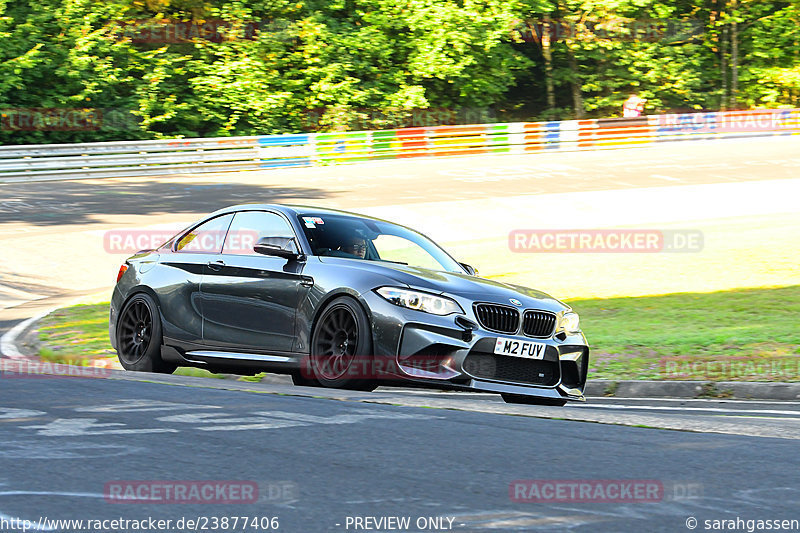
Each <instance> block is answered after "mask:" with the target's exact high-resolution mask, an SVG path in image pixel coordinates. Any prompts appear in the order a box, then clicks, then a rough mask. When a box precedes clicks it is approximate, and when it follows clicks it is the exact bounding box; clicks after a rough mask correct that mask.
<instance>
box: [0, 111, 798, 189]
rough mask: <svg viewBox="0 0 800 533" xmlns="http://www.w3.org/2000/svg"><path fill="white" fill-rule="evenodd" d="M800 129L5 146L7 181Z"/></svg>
mask: <svg viewBox="0 0 800 533" xmlns="http://www.w3.org/2000/svg"><path fill="white" fill-rule="evenodd" d="M796 134H800V109H761V110H752V111H729V112H719V113H687V114H670V115H650V116H645V117H637V118H621V119H620V118H617V119H614V118H610V119H589V120H565V121H560V122H513V123H507V124H474V125H464V126H432V127H418V128H401V129H396V130H377V131H356V132H342V133H311V134H287V135H263V136H252V137H219V138H210V139H170V140H158V141H121V142H102V143H86V144H45V145H16V146H0V182H21V181H44V180H64V179H82V178H106V177H127V176H156V175H169V174H183V173H197V172H224V171H237V170H258V169H264V168H278V167H295V166H312V165H329V164H344V163H353V162H358V161H375V160H383V159H395V158H410V157H430V156H460V155H474V154H501V153H514V154H524V153H535V152H539V151H549V150H566V151H574V150H597V149H607V148H619V147H626V146H641V145H648V144H652V143H659V142H672V141H682V140H698V139H702V140H709V139H720V138H729V137H753V136H766V135H796Z"/></svg>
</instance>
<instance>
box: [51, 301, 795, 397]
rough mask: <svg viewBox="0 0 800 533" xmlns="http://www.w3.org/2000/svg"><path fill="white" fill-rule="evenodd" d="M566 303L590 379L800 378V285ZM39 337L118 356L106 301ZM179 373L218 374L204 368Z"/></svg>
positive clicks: (91, 354) (81, 357)
mask: <svg viewBox="0 0 800 533" xmlns="http://www.w3.org/2000/svg"><path fill="white" fill-rule="evenodd" d="M569 304H570V305H571V306H572V307H573V308H574V309H575V310H576V311H577V312H578V313H580V315H581V324H582V328H583V330H584V332H585V333H586V337H587V338H588V339H589V344H590V346H591V347H592V352H591V358H590V365H589V366H590V374H589V375H590V377H591V378H594V379H611V380H620V379H708V380H716V381H729V380H730V381H737V380H747V381H800V327H798V323H800V318H798V317H800V286H791V287H780V288H768V289H743V290H733V291H725V292H714V293H686V294H669V295H665V296H647V297H631V298H603V299H591V300H571V301H570V302H569ZM39 340H40V341H41V343H42V348H41V350H40V354H41V356H42V358H44V359H45V360H48V361H52V362H64V363H73V364H88V363H87V362H86V361H87V360H88V359H92V358H97V357H111V356H114V355H115V354H114V352H113V350H112V349H111V345H110V344H109V341H108V304H98V305H81V306H75V307H70V308H66V309H62V310H59V311H57V312H56V313H54V314H51V315H49V316H48V317H46V318H45V319H44V320H43V321H42V323H41V324H40V327H39ZM179 373H181V374H183V375H193V376H201V375H202V376H213V377H220V376H217V375H213V374H211V373H210V372H208V371H205V370H201V369H182V370H179ZM261 377H263V376H261V375H257V376H253V377H243V378H242V379H243V380H246V381H258V380H260V379H261Z"/></svg>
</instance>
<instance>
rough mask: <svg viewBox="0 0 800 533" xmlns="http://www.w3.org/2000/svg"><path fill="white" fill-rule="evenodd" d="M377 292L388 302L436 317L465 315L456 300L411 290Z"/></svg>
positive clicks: (384, 288)
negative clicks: (452, 314) (453, 314)
mask: <svg viewBox="0 0 800 533" xmlns="http://www.w3.org/2000/svg"><path fill="white" fill-rule="evenodd" d="M375 292H377V293H378V294H380V295H381V296H383V297H384V298H385V299H386V300H388V301H389V302H391V303H393V304H394V305H399V306H400V307H406V308H408V309H413V310H415V311H423V312H425V313H432V314H434V315H449V314H451V313H463V312H464V310H463V309H461V306H460V305H458V303H456V301H455V300H451V299H450V298H445V297H444V296H436V295H435V294H428V293H427V292H420V291H412V290H409V289H398V288H396V287H381V288H380V289H375Z"/></svg>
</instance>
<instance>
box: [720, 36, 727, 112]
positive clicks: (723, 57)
mask: <svg viewBox="0 0 800 533" xmlns="http://www.w3.org/2000/svg"><path fill="white" fill-rule="evenodd" d="M719 55H720V67H719V68H720V71H721V72H720V74H722V101H721V102H720V109H722V110H723V111H725V110H727V109H728V26H727V25H726V26H723V27H722V37H721V38H720V43H719Z"/></svg>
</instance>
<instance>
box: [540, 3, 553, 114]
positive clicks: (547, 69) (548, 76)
mask: <svg viewBox="0 0 800 533" xmlns="http://www.w3.org/2000/svg"><path fill="white" fill-rule="evenodd" d="M541 44H542V56H544V83H545V87H546V88H547V109H548V110H551V111H552V110H553V109H555V108H556V90H555V87H554V86H553V49H552V47H551V45H550V15H545V16H544V24H543V25H542V40H541Z"/></svg>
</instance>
